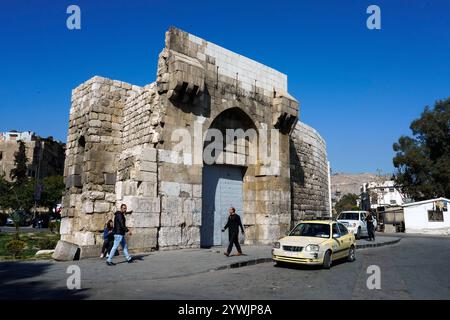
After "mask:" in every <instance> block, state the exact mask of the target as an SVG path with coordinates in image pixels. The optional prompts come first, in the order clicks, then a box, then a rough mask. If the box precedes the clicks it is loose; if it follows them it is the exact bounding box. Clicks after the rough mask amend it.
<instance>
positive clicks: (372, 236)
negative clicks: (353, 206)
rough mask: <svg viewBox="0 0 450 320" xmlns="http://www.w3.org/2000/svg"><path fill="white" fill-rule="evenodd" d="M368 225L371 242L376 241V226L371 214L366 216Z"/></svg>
mask: <svg viewBox="0 0 450 320" xmlns="http://www.w3.org/2000/svg"><path fill="white" fill-rule="evenodd" d="M366 224H367V233H368V235H369V239H368V240H369V241H375V232H374V225H373V217H372V214H371V213H370V212H369V213H368V214H367V216H366Z"/></svg>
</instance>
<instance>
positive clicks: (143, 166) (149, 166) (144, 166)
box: [138, 160, 157, 172]
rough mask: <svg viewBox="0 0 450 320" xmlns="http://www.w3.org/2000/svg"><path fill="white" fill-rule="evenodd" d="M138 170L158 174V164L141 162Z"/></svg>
mask: <svg viewBox="0 0 450 320" xmlns="http://www.w3.org/2000/svg"><path fill="white" fill-rule="evenodd" d="M138 169H139V170H141V171H147V172H156V171H157V165H156V162H151V161H143V160H141V161H140V162H139V164H138Z"/></svg>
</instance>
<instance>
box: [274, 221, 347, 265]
mask: <svg viewBox="0 0 450 320" xmlns="http://www.w3.org/2000/svg"><path fill="white" fill-rule="evenodd" d="M355 247H356V240H355V235H354V234H353V233H351V232H349V231H348V230H347V228H346V227H345V226H344V225H343V224H342V223H340V222H338V221H333V220H307V221H300V223H299V224H297V225H296V226H295V227H294V228H293V229H292V230H291V231H290V232H288V234H287V236H286V237H284V238H282V239H280V240H278V241H277V242H275V244H274V247H273V249H272V259H273V260H274V261H276V263H277V264H283V263H286V262H287V263H298V264H308V265H322V266H323V267H324V268H326V269H329V268H331V265H332V263H333V261H334V260H338V259H344V258H345V259H347V260H348V261H350V262H352V261H354V260H355V258H356V255H355Z"/></svg>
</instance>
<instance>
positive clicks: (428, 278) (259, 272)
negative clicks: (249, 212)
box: [0, 236, 450, 299]
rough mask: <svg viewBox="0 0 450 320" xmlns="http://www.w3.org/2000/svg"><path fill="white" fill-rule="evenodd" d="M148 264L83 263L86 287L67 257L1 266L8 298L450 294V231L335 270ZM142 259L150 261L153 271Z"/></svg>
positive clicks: (0, 286)
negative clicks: (370, 283)
mask: <svg viewBox="0 0 450 320" xmlns="http://www.w3.org/2000/svg"><path fill="white" fill-rule="evenodd" d="M155 254H158V253H155ZM173 254H179V253H176V252H175V253H173ZM205 254H206V251H205ZM153 255H154V254H151V256H153ZM219 256H221V254H218V257H219ZM236 258H238V257H236ZM143 259H144V260H147V261H152V260H150V258H149V257H143ZM186 260H189V255H188V256H187V257H186ZM155 261H156V260H155ZM168 261H170V259H169V260H168ZM144 262H146V261H137V262H136V263H135V264H130V265H129V264H118V265H117V266H115V267H109V268H108V267H107V266H105V265H104V264H102V263H99V262H98V260H84V261H79V262H78V264H79V265H80V267H81V268H82V272H83V274H84V276H83V275H82V282H81V284H82V288H83V289H81V290H75V291H69V290H67V289H66V287H65V279H66V277H67V276H68V275H64V274H62V273H63V272H61V270H60V269H61V266H64V267H65V266H66V263H59V264H55V263H35V264H33V265H32V266H31V265H30V263H28V264H27V263H21V264H15V265H14V266H12V265H11V264H9V265H8V264H0V298H37V297H39V298H73V299H125V298H127V299H450V273H449V272H448V270H449V267H448V266H449V264H450V238H448V237H420V236H415V237H411V236H405V237H404V238H403V239H402V241H401V242H399V243H398V244H395V245H392V246H386V247H380V248H370V249H362V250H358V251H357V260H356V261H355V262H353V263H338V264H336V265H335V266H334V267H333V268H332V269H331V270H321V269H317V268H307V267H293V268H279V267H275V266H274V264H273V263H271V262H269V263H262V264H257V265H253V266H247V267H242V268H238V269H228V270H220V271H209V272H200V273H189V272H188V273H186V275H182V276H167V277H162V278H161V277H160V278H157V277H154V276H153V273H152V272H153V271H152V265H153V263H144ZM192 263H194V264H195V261H193V262H192ZM139 265H141V266H144V265H145V266H146V269H147V272H145V270H144V272H143V270H140V269H141V268H140V267H139ZM188 265H189V263H188V262H186V264H185V266H186V267H187V266H188ZM369 265H377V266H379V267H380V270H381V289H380V290H376V289H375V290H369V289H367V286H366V281H367V277H368V274H367V273H366V271H367V267H368V266H369ZM153 266H154V267H155V268H156V267H157V264H156V262H155V263H154V265H153ZM86 267H89V268H86ZM171 267H172V268H176V266H171ZM55 268H59V270H60V271H58V272H56V270H57V269H55ZM158 268H160V267H159V266H158ZM178 268H181V269H182V268H184V266H183V265H179V266H178ZM86 269H88V270H86ZM83 270H85V271H83Z"/></svg>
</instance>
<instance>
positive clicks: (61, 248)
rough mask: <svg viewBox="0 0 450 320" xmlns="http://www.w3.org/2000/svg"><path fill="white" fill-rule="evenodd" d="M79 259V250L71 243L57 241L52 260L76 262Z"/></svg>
mask: <svg viewBox="0 0 450 320" xmlns="http://www.w3.org/2000/svg"><path fill="white" fill-rule="evenodd" d="M79 257H80V248H79V247H78V246H77V245H76V244H73V243H70V242H67V241H63V240H59V241H58V243H57V245H56V248H55V252H54V253H53V255H52V258H53V259H55V260H57V261H72V260H78V259H79Z"/></svg>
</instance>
